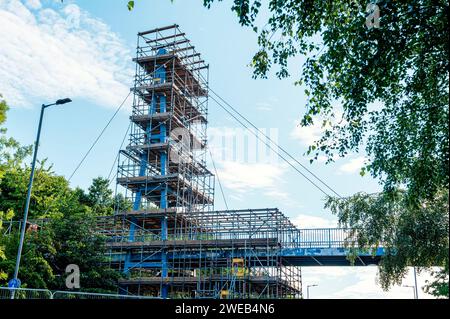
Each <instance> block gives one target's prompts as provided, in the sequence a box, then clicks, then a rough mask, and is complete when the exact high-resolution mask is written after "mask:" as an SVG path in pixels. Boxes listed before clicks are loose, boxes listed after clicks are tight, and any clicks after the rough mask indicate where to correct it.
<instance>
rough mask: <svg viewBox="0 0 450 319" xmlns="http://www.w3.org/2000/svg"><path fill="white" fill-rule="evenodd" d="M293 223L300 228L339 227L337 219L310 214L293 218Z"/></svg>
mask: <svg viewBox="0 0 450 319" xmlns="http://www.w3.org/2000/svg"><path fill="white" fill-rule="evenodd" d="M291 221H292V223H293V224H294V225H296V226H297V227H298V228H332V227H337V225H338V223H337V220H336V219H335V218H324V217H319V216H314V215H309V214H299V215H297V216H295V217H294V218H291Z"/></svg>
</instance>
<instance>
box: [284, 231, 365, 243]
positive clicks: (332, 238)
mask: <svg viewBox="0 0 450 319" xmlns="http://www.w3.org/2000/svg"><path fill="white" fill-rule="evenodd" d="M285 240H286V242H285V244H284V246H285V247H289V248H344V244H345V242H346V240H348V241H351V240H355V241H356V238H354V237H353V238H350V230H349V229H345V228H311V229H297V230H296V231H295V232H292V234H289V235H287V236H285Z"/></svg>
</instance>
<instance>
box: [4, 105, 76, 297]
mask: <svg viewBox="0 0 450 319" xmlns="http://www.w3.org/2000/svg"><path fill="white" fill-rule="evenodd" d="M69 102H72V100H71V99H69V98H66V99H60V100H57V101H56V102H55V103H52V104H47V105H46V104H42V107H41V116H40V118H39V126H38V131H37V136H36V142H35V145H34V154H33V162H32V164H31V174H30V180H29V182H28V193H27V200H26V202H25V212H24V215H23V223H22V227H21V230H20V240H19V249H18V250H17V258H16V267H15V268H14V278H13V279H12V280H11V281H10V285H9V286H10V287H11V288H19V287H20V281H19V280H18V278H17V276H18V275H19V267H20V257H21V256H22V248H23V241H24V238H25V230H26V227H27V218H28V210H29V208H30V198H31V189H32V187H33V179H34V170H35V167H36V158H37V152H38V148H39V138H40V136H41V128H42V119H43V117H44V110H45V109H46V108H47V107H49V106H52V105H62V104H66V103H69ZM12 298H14V294H13V295H12Z"/></svg>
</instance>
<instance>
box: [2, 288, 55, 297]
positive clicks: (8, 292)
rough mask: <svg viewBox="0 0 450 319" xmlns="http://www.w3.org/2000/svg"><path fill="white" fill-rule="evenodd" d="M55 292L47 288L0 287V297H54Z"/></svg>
mask: <svg viewBox="0 0 450 319" xmlns="http://www.w3.org/2000/svg"><path fill="white" fill-rule="evenodd" d="M52 298H53V293H52V292H51V291H50V290H46V289H29V288H7V287H0V299H52Z"/></svg>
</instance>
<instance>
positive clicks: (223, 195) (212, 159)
mask: <svg viewBox="0 0 450 319" xmlns="http://www.w3.org/2000/svg"><path fill="white" fill-rule="evenodd" d="M208 152H209V156H210V157H211V161H212V164H213V167H214V172H215V173H216V176H217V182H218V183H219V188H220V192H221V193H222V198H223V202H224V203H225V207H226V208H227V210H229V209H228V203H227V200H226V198H225V193H224V192H223V188H222V183H221V182H220V178H219V173H218V172H217V168H216V164H215V163H214V158H213V156H212V153H211V150H210V149H209V148H208Z"/></svg>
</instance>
